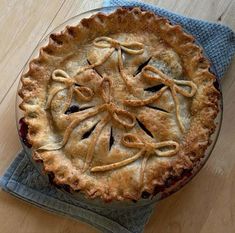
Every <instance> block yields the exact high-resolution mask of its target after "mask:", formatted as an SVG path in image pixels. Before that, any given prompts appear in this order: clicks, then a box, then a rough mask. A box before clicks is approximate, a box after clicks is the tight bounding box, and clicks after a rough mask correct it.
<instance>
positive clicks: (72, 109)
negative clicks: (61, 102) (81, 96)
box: [65, 105, 80, 115]
mask: <svg viewBox="0 0 235 233" xmlns="http://www.w3.org/2000/svg"><path fill="white" fill-rule="evenodd" d="M79 109H80V108H79V106H78V105H72V106H70V107H69V108H68V109H67V110H66V112H65V114H67V115H68V114H71V113H74V112H78V111H79Z"/></svg>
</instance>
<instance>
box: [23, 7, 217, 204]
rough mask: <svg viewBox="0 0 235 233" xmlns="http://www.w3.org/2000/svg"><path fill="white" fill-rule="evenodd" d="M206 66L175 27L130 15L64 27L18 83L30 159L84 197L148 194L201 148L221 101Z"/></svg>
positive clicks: (187, 165)
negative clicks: (32, 158) (26, 126)
mask: <svg viewBox="0 0 235 233" xmlns="http://www.w3.org/2000/svg"><path fill="white" fill-rule="evenodd" d="M130 22H131V24H130ZM130 25H131V26H130ZM209 68H210V63H209V62H208V60H207V59H206V58H205V57H204V55H203V51H202V49H201V48H200V47H199V46H198V45H196V44H195V43H194V38H193V37H192V36H191V35H188V34H187V33H185V32H184V31H183V29H182V27H181V26H179V25H172V24H171V23H170V22H169V21H168V20H167V19H164V18H161V17H159V16H157V15H155V14H153V13H151V12H148V11H142V10H140V9H139V8H133V9H125V8H119V9H117V10H116V11H115V12H113V13H110V14H107V15H106V14H103V13H98V14H95V15H93V16H91V17H90V18H88V19H83V20H82V21H81V22H80V23H79V24H78V25H77V26H73V27H70V26H67V27H66V28H65V29H64V31H62V32H61V33H58V34H52V35H51V36H50V40H49V44H48V45H47V46H45V47H43V48H41V49H40V54H39V57H38V58H36V59H33V60H32V61H31V62H30V64H29V70H28V72H27V73H26V74H24V75H23V76H22V78H21V82H22V88H21V90H20V91H19V95H20V96H21V98H22V99H23V101H22V103H21V104H20V108H21V109H22V110H23V111H24V121H25V122H26V124H27V125H28V128H29V131H28V135H27V138H28V141H29V143H30V144H31V145H32V152H33V157H34V159H36V160H42V161H43V166H44V168H45V170H46V171H47V172H48V173H53V174H54V182H56V183H57V184H60V185H69V186H70V188H72V189H73V190H81V191H82V192H84V194H85V195H86V196H87V197H89V198H101V199H103V200H105V201H111V200H127V199H131V200H138V199H140V198H141V195H142V193H148V194H149V195H150V196H151V195H154V194H155V191H156V188H157V187H162V186H164V185H166V186H167V183H166V182H167V180H169V178H172V177H180V175H181V174H182V173H183V171H184V170H190V169H192V168H193V167H194V166H195V164H196V162H197V161H198V160H200V159H201V158H202V157H203V156H204V153H205V150H206V149H207V147H208V146H209V144H210V136H211V134H212V133H213V132H214V130H215V127H216V126H215V123H214V121H215V118H216V116H217V114H218V111H219V109H218V99H219V97H220V94H219V92H218V91H217V90H216V89H215V87H214V82H215V76H214V75H213V74H212V73H210V71H209ZM154 190H155V191H154Z"/></svg>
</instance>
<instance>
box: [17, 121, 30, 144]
mask: <svg viewBox="0 0 235 233" xmlns="http://www.w3.org/2000/svg"><path fill="white" fill-rule="evenodd" d="M19 124H20V129H19V135H20V137H21V139H22V141H23V143H24V144H25V145H26V146H27V147H28V148H31V147H32V145H31V144H30V143H29V142H28V139H27V134H28V129H29V127H28V125H27V124H26V123H25V121H24V117H23V118H21V119H20V120H19Z"/></svg>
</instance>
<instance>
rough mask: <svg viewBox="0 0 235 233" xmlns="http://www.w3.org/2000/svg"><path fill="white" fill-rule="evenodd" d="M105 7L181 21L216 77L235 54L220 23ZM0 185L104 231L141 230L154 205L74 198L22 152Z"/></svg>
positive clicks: (234, 41) (232, 37)
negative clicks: (104, 203) (114, 204)
mask: <svg viewBox="0 0 235 233" xmlns="http://www.w3.org/2000/svg"><path fill="white" fill-rule="evenodd" d="M104 4H105V6H110V5H120V6H121V5H122V6H124V5H125V6H127V5H128V6H140V7H142V8H143V9H146V10H151V11H154V12H155V13H157V14H159V15H161V16H164V17H167V18H168V19H170V20H171V22H172V23H179V24H181V25H182V26H183V27H184V28H185V29H186V30H187V31H188V32H189V33H191V34H193V35H194V36H195V37H196V39H197V41H198V43H199V44H201V45H202V46H203V47H204V49H205V51H206V54H207V56H208V58H209V59H210V60H211V62H212V63H213V66H214V72H215V73H216V75H217V77H218V78H221V77H222V76H223V75H224V72H225V71H226V69H227V68H228V66H229V63H230V62H231V59H232V57H233V54H234V53H235V34H234V33H233V31H232V30H231V29H229V28H228V27H226V26H222V25H220V24H214V23H209V22H204V21H201V20H195V19H190V18H186V17H183V16H180V15H177V14H174V13H171V12H169V11H166V10H164V9H160V8H158V7H156V6H152V5H148V4H145V3H141V2H137V1H133V2H130V1H121V0H120V1H118V0H111V1H105V2H104ZM0 186H1V187H2V189H3V190H5V191H6V192H9V193H10V194H12V195H14V196H16V197H18V198H20V199H23V200H25V201H27V202H30V203H31V204H33V205H35V206H38V207H40V208H44V209H46V210H48V211H51V212H56V213H59V214H62V215H65V216H70V217H73V218H74V219H78V220H81V221H84V222H87V223H89V224H91V225H93V226H95V227H96V228H97V229H99V230H101V231H102V232H106V233H112V232H113V233H140V232H143V230H144V226H145V224H146V222H147V220H148V219H149V217H150V215H151V213H152V211H153V208H154V205H153V204H151V205H147V206H140V207H135V206H133V207H127V208H117V207H110V206H109V204H107V206H106V207H104V206H99V205H93V204H91V203H90V202H89V203H88V202H84V201H83V200H79V199H75V198H74V197H73V196H72V195H70V194H67V193H66V192H63V191H61V190H59V189H57V188H56V187H54V186H52V185H51V184H50V182H49V181H48V179H47V178H46V177H44V176H42V175H41V174H40V173H39V171H38V170H37V169H36V168H35V166H34V165H33V163H32V162H31V160H30V159H29V158H28V156H27V155H26V153H25V152H24V151H21V152H20V153H19V154H18V155H17V157H16V159H15V160H14V161H13V163H12V164H11V165H10V167H9V168H8V169H7V171H6V172H5V174H4V175H3V176H2V177H1V178H0Z"/></svg>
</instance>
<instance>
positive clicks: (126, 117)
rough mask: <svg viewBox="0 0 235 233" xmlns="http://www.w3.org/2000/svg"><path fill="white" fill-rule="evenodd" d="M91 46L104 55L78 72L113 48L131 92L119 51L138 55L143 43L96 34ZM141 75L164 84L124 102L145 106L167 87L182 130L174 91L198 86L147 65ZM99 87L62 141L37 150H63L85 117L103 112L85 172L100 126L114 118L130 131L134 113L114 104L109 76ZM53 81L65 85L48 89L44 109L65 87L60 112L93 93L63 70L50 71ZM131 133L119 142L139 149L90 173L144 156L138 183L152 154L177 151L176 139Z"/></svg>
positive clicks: (87, 164) (189, 94)
mask: <svg viewBox="0 0 235 233" xmlns="http://www.w3.org/2000/svg"><path fill="white" fill-rule="evenodd" d="M93 45H94V46H95V47H97V48H109V50H108V52H107V54H106V55H105V56H104V57H103V58H102V59H100V60H99V61H97V62H95V63H93V64H89V65H86V66H83V67H80V68H79V69H78V70H77V74H79V73H82V72H84V71H85V70H88V69H93V68H95V67H97V66H100V65H102V64H103V63H105V62H106V60H107V59H108V58H109V57H110V56H111V55H112V54H113V53H114V51H115V50H117V52H118V68H119V72H120V76H121V78H122V79H123V82H124V83H125V85H126V87H127V89H128V91H129V93H132V87H131V85H130V84H129V82H128V78H127V74H126V73H125V70H124V65H123V59H122V52H124V53H128V54H131V55H138V54H142V53H143V52H144V45H143V44H142V43H139V42H119V41H118V40H115V39H112V38H109V37H98V38H96V39H95V40H94V41H93ZM141 75H142V76H143V78H144V79H146V81H151V82H152V81H156V82H157V83H161V84H164V85H165V86H164V87H162V88H161V89H160V91H158V92H157V93H155V94H154V95H153V96H151V97H149V98H146V99H139V98H137V97H136V96H135V95H134V94H133V93H132V94H133V96H134V97H136V99H126V100H124V104H125V105H127V106H131V107H138V106H145V105H148V104H151V103H153V102H154V101H155V100H157V99H158V98H160V97H161V95H162V94H163V93H164V92H165V91H166V90H167V89H170V91H171V94H172V97H173V100H174V103H175V108H176V118H177V121H178V124H179V128H180V129H181V131H184V130H185V129H184V126H183V123H182V120H181V118H180V113H179V111H180V110H179V100H178V97H177V94H181V95H183V96H185V97H192V96H193V95H194V94H195V93H196V90H197V86H196V85H195V84H194V83H193V82H191V81H187V80H175V79H172V78H170V77H168V76H167V75H166V74H164V73H162V72H161V71H160V70H158V69H157V68H155V67H153V66H150V65H147V66H145V67H144V68H143V69H142V72H141ZM100 79H101V80H100V86H99V88H98V93H97V95H98V96H99V97H100V98H101V99H102V100H103V103H102V104H100V105H98V106H96V107H92V108H90V109H89V110H86V111H83V112H75V113H73V114H72V115H73V117H71V118H70V119H71V122H70V123H69V125H68V126H67V128H66V129H65V132H64V136H63V140H62V141H61V142H58V143H52V144H48V145H45V146H42V147H40V148H39V149H37V150H38V151H48V150H59V149H62V148H63V147H64V146H65V145H66V143H67V142H68V140H69V137H70V135H71V133H72V132H73V130H74V129H75V128H76V127H77V126H78V125H79V124H80V123H81V122H82V121H85V120H86V119H89V118H91V117H93V116H96V115H98V114H100V113H106V114H105V115H104V117H103V118H102V119H101V120H100V121H98V123H97V124H96V127H95V129H94V131H93V132H92V134H91V136H90V137H91V139H90V142H89V145H88V149H87V153H86V157H85V159H84V161H85V162H84V166H83V172H85V171H86V170H87V169H88V168H89V167H91V163H92V159H93V154H94V151H95V146H96V143H97V140H98V138H99V135H100V134H101V132H102V130H103V128H104V127H105V126H106V125H107V124H108V123H109V122H110V121H114V122H115V123H117V125H118V126H119V127H123V128H125V129H126V130H130V129H132V128H133V127H134V126H135V123H136V118H135V115H134V114H133V113H131V112H129V111H127V110H125V109H122V108H119V107H117V105H116V104H115V103H114V101H113V95H112V92H113V87H112V81H111V79H110V78H108V77H101V76H100ZM52 80H53V81H54V82H60V83H63V84H64V85H65V87H63V88H58V87H55V88H54V89H52V90H51V91H50V94H49V96H48V100H47V103H46V109H49V108H50V106H51V103H52V100H53V98H54V97H55V96H56V95H57V94H58V92H59V91H62V90H67V99H66V101H65V105H64V107H63V109H62V110H63V111H65V110H66V109H67V108H68V107H69V106H70V104H71V101H72V98H73V95H74V94H75V95H76V97H77V98H78V99H81V100H83V101H90V100H91V99H92V98H93V97H94V95H95V93H94V92H93V90H92V89H91V88H89V87H85V86H81V85H79V83H77V82H76V80H75V78H73V77H70V76H69V75H68V74H67V73H66V72H65V71H63V70H60V69H57V70H55V71H53V73H52ZM182 86H186V87H188V89H190V90H188V89H184V88H182ZM132 132H133V133H125V134H124V135H123V136H122V139H121V143H122V145H123V146H125V147H127V148H132V149H136V150H139V151H138V152H137V153H136V154H135V155H134V156H132V157H130V158H127V159H124V160H122V161H120V162H116V163H112V164H108V165H102V166H95V167H92V168H91V169H90V171H91V172H104V171H109V170H112V169H117V168H120V167H123V166H126V165H128V164H131V163H133V162H135V161H136V160H138V159H139V158H141V157H143V160H142V162H141V168H140V179H141V182H140V183H141V184H142V183H143V179H144V171H145V168H146V164H147V160H148V158H149V157H150V156H152V155H157V156H158V157H171V156H174V155H175V154H176V153H177V152H178V151H179V144H178V143H177V142H175V141H171V140H169V141H162V142H156V141H155V139H154V138H153V139H151V141H150V140H149V139H148V140H146V139H143V138H142V136H141V133H138V132H139V131H138V130H133V131H132Z"/></svg>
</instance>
